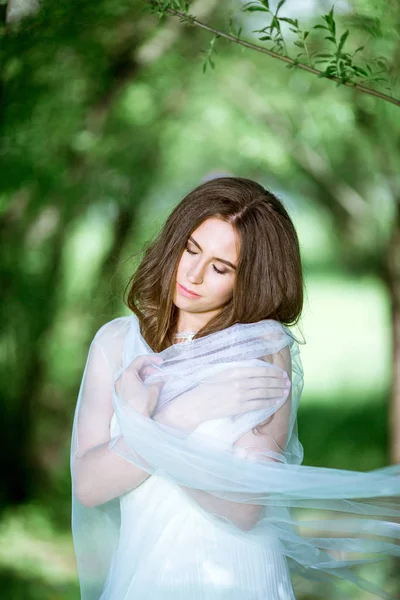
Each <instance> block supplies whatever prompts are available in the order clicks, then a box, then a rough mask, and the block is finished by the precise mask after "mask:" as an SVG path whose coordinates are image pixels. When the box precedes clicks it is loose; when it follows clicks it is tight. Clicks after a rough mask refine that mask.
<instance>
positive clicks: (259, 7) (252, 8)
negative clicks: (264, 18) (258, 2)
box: [243, 6, 268, 12]
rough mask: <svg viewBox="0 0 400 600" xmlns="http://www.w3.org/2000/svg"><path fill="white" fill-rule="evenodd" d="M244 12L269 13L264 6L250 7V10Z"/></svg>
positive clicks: (246, 9) (245, 9)
mask: <svg viewBox="0 0 400 600" xmlns="http://www.w3.org/2000/svg"><path fill="white" fill-rule="evenodd" d="M243 10H244V11H245V12H268V10H267V9H266V8H264V7H263V6H249V7H248V8H243Z"/></svg>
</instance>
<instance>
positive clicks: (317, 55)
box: [315, 52, 334, 58]
mask: <svg viewBox="0 0 400 600" xmlns="http://www.w3.org/2000/svg"><path fill="white" fill-rule="evenodd" d="M315 56H316V57H317V58H333V56H334V55H333V54H327V53H324V52H321V53H318V54H315Z"/></svg>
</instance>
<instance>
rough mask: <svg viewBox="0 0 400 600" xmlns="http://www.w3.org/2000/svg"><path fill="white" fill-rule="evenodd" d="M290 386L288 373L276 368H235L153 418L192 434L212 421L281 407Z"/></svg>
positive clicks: (187, 394) (211, 377) (267, 366)
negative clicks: (205, 423) (202, 425)
mask: <svg viewBox="0 0 400 600" xmlns="http://www.w3.org/2000/svg"><path fill="white" fill-rule="evenodd" d="M290 386H291V384H290V379H289V377H288V375H287V373H286V372H285V371H284V370H283V369H281V368H280V367H277V366H275V365H271V364H268V365H265V366H259V367H233V368H232V369H229V370H228V369H225V370H224V371H223V372H219V373H216V374H215V375H211V376H210V377H207V378H206V379H204V380H203V381H202V382H201V383H200V384H199V385H198V386H197V387H195V388H194V389H193V390H189V391H188V392H185V393H183V394H181V395H180V396H178V397H177V398H176V399H175V400H173V401H172V402H171V403H169V404H168V405H167V406H166V407H164V408H162V409H161V410H160V411H159V412H158V413H156V416H155V417H154V419H155V420H157V421H160V422H162V423H165V424H171V425H172V424H173V425H174V426H178V427H181V428H182V427H183V428H184V429H185V431H192V430H193V429H196V427H197V426H198V425H200V423H202V422H204V421H207V420H209V419H218V418H219V417H229V416H234V415H239V414H242V413H245V412H249V411H252V410H260V409H268V408H271V407H272V406H275V405H277V404H281V403H282V401H283V400H284V398H286V397H287V396H288V394H289V391H290Z"/></svg>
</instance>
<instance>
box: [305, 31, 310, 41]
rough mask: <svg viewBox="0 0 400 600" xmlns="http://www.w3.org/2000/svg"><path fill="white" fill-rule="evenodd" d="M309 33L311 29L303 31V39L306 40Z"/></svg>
mask: <svg viewBox="0 0 400 600" xmlns="http://www.w3.org/2000/svg"><path fill="white" fill-rule="evenodd" d="M309 34H310V32H309V31H305V32H304V33H303V40H306V39H307V38H308V36H309Z"/></svg>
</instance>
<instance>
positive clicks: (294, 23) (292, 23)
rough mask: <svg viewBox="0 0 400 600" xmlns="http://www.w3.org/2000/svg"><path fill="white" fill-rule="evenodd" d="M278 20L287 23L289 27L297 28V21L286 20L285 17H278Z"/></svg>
mask: <svg viewBox="0 0 400 600" xmlns="http://www.w3.org/2000/svg"><path fill="white" fill-rule="evenodd" d="M279 20H280V21H284V22H285V23H289V25H293V27H298V26H299V21H298V19H288V18H287V17H280V18H279Z"/></svg>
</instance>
